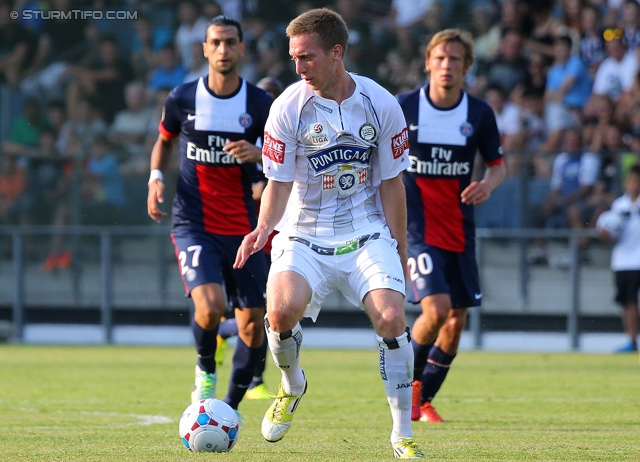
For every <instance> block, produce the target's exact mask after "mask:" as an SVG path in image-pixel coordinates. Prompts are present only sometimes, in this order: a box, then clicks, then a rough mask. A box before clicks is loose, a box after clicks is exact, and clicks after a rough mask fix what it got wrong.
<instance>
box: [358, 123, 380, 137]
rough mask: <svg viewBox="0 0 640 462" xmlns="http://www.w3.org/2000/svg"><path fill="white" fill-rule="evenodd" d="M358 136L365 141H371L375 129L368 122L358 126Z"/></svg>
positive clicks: (374, 134)
mask: <svg viewBox="0 0 640 462" xmlns="http://www.w3.org/2000/svg"><path fill="white" fill-rule="evenodd" d="M360 138H362V139H363V140H365V141H373V140H374V139H375V138H376V129H375V128H374V127H373V125H371V124H370V123H366V124H363V125H362V126H361V127H360Z"/></svg>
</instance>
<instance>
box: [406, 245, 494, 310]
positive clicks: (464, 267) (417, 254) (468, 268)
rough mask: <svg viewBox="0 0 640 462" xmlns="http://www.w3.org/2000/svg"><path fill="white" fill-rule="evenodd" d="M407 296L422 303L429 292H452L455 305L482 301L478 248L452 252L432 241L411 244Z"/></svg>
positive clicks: (413, 301)
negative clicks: (432, 243) (433, 243)
mask: <svg viewBox="0 0 640 462" xmlns="http://www.w3.org/2000/svg"><path fill="white" fill-rule="evenodd" d="M408 250H409V262H408V266H409V281H410V283H411V288H410V290H409V291H407V299H408V301H409V302H411V303H420V300H422V299H423V298H424V297H426V296H427V295H434V294H449V296H450V297H451V306H452V307H453V308H469V307H472V306H480V305H481V304H482V292H480V281H479V278H478V264H477V263H476V255H475V252H474V251H465V252H451V251H449V250H442V249H440V248H438V247H434V246H432V245H428V244H411V245H410V246H409V249H408Z"/></svg>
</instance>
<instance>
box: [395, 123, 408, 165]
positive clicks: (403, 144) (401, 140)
mask: <svg viewBox="0 0 640 462" xmlns="http://www.w3.org/2000/svg"><path fill="white" fill-rule="evenodd" d="M407 149H409V132H408V131H407V129H406V128H403V129H402V131H401V132H400V133H398V134H397V135H395V136H394V137H393V138H391V151H392V152H393V158H394V159H398V158H399V157H402V154H404V151H405V150H407Z"/></svg>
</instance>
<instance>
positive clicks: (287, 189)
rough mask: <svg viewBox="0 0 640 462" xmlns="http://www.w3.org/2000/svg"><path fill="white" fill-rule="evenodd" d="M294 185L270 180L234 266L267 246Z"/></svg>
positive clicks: (242, 264) (240, 265)
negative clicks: (255, 219)
mask: <svg viewBox="0 0 640 462" xmlns="http://www.w3.org/2000/svg"><path fill="white" fill-rule="evenodd" d="M292 187H293V182H286V183H283V182H280V181H274V180H270V181H269V183H268V184H267V187H266V189H265V190H264V194H263V196H262V200H261V203H260V215H259V216H258V224H257V226H256V229H254V230H253V231H251V232H250V233H249V234H247V235H246V236H245V237H244V239H243V240H242V244H240V247H239V248H238V253H237V255H236V261H235V263H234V264H233V267H234V268H236V269H237V268H242V267H243V266H244V264H245V263H246V261H247V259H248V258H249V257H250V256H251V255H252V254H254V253H256V252H257V251H258V250H260V249H262V248H263V247H264V246H265V244H266V243H267V239H268V238H269V235H270V234H271V233H272V232H273V229H274V228H275V226H276V225H277V224H278V222H279V221H280V219H281V218H282V216H283V215H284V211H285V209H286V207H287V201H288V200H289V196H290V195H291V188H292ZM403 191H404V190H403Z"/></svg>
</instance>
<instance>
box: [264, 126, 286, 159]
mask: <svg viewBox="0 0 640 462" xmlns="http://www.w3.org/2000/svg"><path fill="white" fill-rule="evenodd" d="M285 147H286V145H285V144H284V143H283V142H282V141H280V140H277V139H275V138H273V137H272V136H271V135H269V133H267V132H264V146H262V154H263V155H265V156H266V157H268V158H269V159H271V160H272V161H274V162H276V163H278V164H284V150H285Z"/></svg>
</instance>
